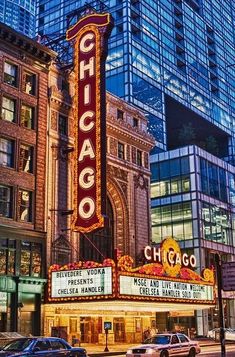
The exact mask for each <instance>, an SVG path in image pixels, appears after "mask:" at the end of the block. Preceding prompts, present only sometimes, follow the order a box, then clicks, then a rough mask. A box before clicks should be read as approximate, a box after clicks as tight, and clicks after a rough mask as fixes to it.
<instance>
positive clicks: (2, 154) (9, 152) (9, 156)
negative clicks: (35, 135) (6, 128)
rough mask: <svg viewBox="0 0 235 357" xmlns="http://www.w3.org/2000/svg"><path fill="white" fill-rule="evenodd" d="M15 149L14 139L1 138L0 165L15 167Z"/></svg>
mask: <svg viewBox="0 0 235 357" xmlns="http://www.w3.org/2000/svg"><path fill="white" fill-rule="evenodd" d="M14 149H15V142H14V140H11V139H6V138H0V165H2V166H7V167H14Z"/></svg>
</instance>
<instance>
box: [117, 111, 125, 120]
mask: <svg viewBox="0 0 235 357" xmlns="http://www.w3.org/2000/svg"><path fill="white" fill-rule="evenodd" d="M123 118H124V112H123V111H122V110H120V109H117V119H121V120H123Z"/></svg>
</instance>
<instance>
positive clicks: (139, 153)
mask: <svg viewBox="0 0 235 357" xmlns="http://www.w3.org/2000/svg"><path fill="white" fill-rule="evenodd" d="M136 163H137V165H138V166H142V151H140V150H137V156H136Z"/></svg>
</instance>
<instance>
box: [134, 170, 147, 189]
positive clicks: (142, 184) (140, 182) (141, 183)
mask: <svg viewBox="0 0 235 357" xmlns="http://www.w3.org/2000/svg"><path fill="white" fill-rule="evenodd" d="M134 184H135V188H138V187H139V188H141V189H142V190H146V191H147V190H148V187H149V181H148V179H146V178H145V177H144V176H143V174H141V173H140V174H139V175H135V176H134Z"/></svg>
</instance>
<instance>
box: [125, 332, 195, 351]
mask: <svg viewBox="0 0 235 357" xmlns="http://www.w3.org/2000/svg"><path fill="white" fill-rule="evenodd" d="M200 352H201V349H200V346H199V344H198V342H196V341H191V340H190V339H189V338H188V337H187V336H186V335H184V334H182V333H164V334H157V335H156V336H153V337H150V338H148V339H147V340H145V341H144V343H143V344H142V345H140V346H137V347H132V348H130V349H128V351H127V352H126V357H149V356H152V357H170V356H177V357H178V356H188V357H195V356H196V354H198V353H200Z"/></svg>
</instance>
